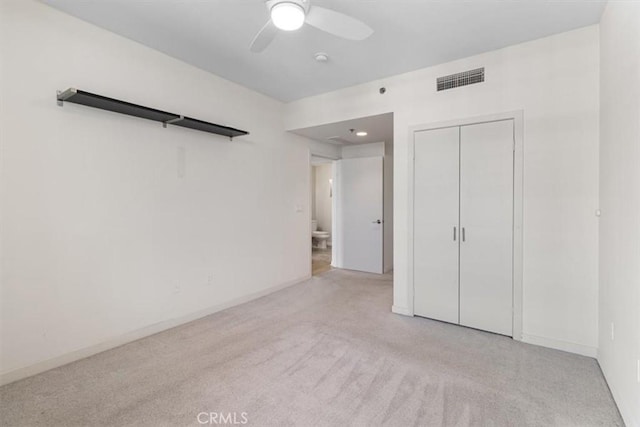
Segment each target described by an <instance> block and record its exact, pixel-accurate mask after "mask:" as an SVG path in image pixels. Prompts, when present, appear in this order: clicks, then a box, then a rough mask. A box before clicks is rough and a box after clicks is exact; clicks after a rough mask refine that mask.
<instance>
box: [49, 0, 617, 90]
mask: <svg viewBox="0 0 640 427" xmlns="http://www.w3.org/2000/svg"><path fill="white" fill-rule="evenodd" d="M42 1H44V2H45V3H47V4H50V5H52V6H53V7H56V8H58V9H60V10H62V11H65V12H67V13H69V14H71V15H74V16H77V17H79V18H81V19H84V20H86V21H89V22H91V23H93V24H96V25H98V26H100V27H103V28H106V29H108V30H111V31H113V32H115V33H117V34H121V35H123V36H125V37H128V38H130V39H132V40H135V41H138V42H140V43H142V44H145V45H147V46H150V47H152V48H154V49H157V50H159V51H162V52H164V53H166V54H168V55H170V56H173V57H175V58H178V59H181V60H183V61H185V62H188V63H190V64H192V65H195V66H197V67H200V68H202V69H204V70H208V71H210V72H212V73H214V74H217V75H219V76H222V77H224V78H226V79H228V80H231V81H234V82H237V83H239V84H241V85H243V86H246V87H249V88H251V89H254V90H256V91H258V92H262V93H264V94H266V95H269V96H272V97H274V98H276V99H279V100H282V101H292V100H295V99H299V98H303V97H306V96H310V95H315V94H319V93H323V92H327V91H331V90H336V89H340V88H343V87H347V86H351V85H354V84H358V83H363V82H366V81H371V80H375V79H378V78H383V77H386V76H390V75H395V74H399V73H403V72H407V71H411V70H415V69H419V68H424V67H427V66H430V65H435V64H439V63H443V62H447V61H451V60H454V59H458V58H463V57H466V56H470V55H474V54H478V53H481V52H486V51H490V50H494V49H498V48H501V47H504V46H508V45H512V44H517V43H521V42H524V41H527V40H534V39H537V38H540V37H544V36H547V35H551V34H555V33H559V32H563V31H567V30H571V29H574V28H579V27H583V26H586V25H590V24H595V23H597V22H599V20H600V16H601V14H602V11H603V8H604V5H605V3H606V0H473V1H472V0H464V1H463V0H311V1H312V5H313V4H317V5H319V6H323V7H327V8H331V9H334V10H337V11H339V12H343V13H346V14H349V15H351V16H353V17H355V18H358V19H360V20H362V21H364V22H366V23H367V24H368V25H369V26H370V27H372V28H373V29H374V31H375V32H374V34H373V35H372V36H371V37H369V38H368V39H366V40H364V41H360V42H358V41H348V40H343V39H340V38H337V37H335V36H332V35H330V34H327V33H324V32H322V31H320V30H317V29H315V28H313V27H310V26H308V25H305V26H303V27H302V29H300V30H298V31H295V32H290V33H285V32H281V33H280V34H279V35H278V36H277V37H276V39H275V40H274V41H273V43H272V44H271V45H270V46H268V47H267V48H266V49H265V51H264V52H262V53H259V54H255V53H251V52H250V51H249V44H250V43H251V40H252V39H253V37H254V35H255V34H256V33H257V32H258V30H259V29H260V28H261V27H262V26H263V25H264V23H265V22H266V21H267V19H268V12H267V9H266V7H265V5H264V1H263V0H42ZM311 7H313V6H311ZM317 52H326V53H328V54H329V57H330V60H329V62H327V63H318V62H316V61H315V60H314V54H315V53H317Z"/></svg>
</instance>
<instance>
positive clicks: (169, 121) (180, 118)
mask: <svg viewBox="0 0 640 427" xmlns="http://www.w3.org/2000/svg"><path fill="white" fill-rule="evenodd" d="M182 120H184V116H180V117H176V118H175V119H171V120H167V121H166V122H162V127H163V128H166V127H167V125H170V124H172V123H177V122H180V121H182Z"/></svg>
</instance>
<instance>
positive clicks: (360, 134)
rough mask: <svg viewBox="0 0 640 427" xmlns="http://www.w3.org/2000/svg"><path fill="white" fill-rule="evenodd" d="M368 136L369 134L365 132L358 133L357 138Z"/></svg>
mask: <svg viewBox="0 0 640 427" xmlns="http://www.w3.org/2000/svg"><path fill="white" fill-rule="evenodd" d="M367 135H368V134H367V133H366V132H365V131H363V130H361V131H358V132H356V136H367Z"/></svg>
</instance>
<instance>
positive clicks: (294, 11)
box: [250, 0, 373, 53]
mask: <svg viewBox="0 0 640 427" xmlns="http://www.w3.org/2000/svg"><path fill="white" fill-rule="evenodd" d="M265 4H266V6H267V9H269V13H270V15H271V18H270V19H269V21H267V23H266V24H265V25H264V27H262V29H261V30H260V31H259V32H258V34H256V36H255V37H254V38H253V41H252V42H251V47H250V49H251V52H255V53H258V52H262V51H263V50H264V49H265V48H266V47H267V46H268V45H269V43H271V41H272V40H273V39H274V38H275V37H276V35H277V34H278V31H280V30H283V31H294V30H297V29H298V28H300V27H302V25H303V24H305V23H307V24H309V25H311V26H313V27H316V28H318V29H320V30H322V31H326V32H327V33H329V34H333V35H334V36H338V37H342V38H344V39H348V40H364V39H366V38H367V37H369V36H370V35H371V34H373V30H372V29H371V27H369V26H368V25H367V24H365V23H364V22H362V21H359V20H357V19H355V18H352V17H351V16H349V15H345V14H343V13H340V12H336V11H335V10H331V9H326V8H324V7H320V6H312V5H311V3H310V0H267V1H266V2H265Z"/></svg>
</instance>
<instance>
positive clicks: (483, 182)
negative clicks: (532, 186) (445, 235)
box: [460, 120, 514, 336]
mask: <svg viewBox="0 0 640 427" xmlns="http://www.w3.org/2000/svg"><path fill="white" fill-rule="evenodd" d="M513 143H514V135H513V120H504V121H499V122H491V123H482V124H475V125H468V126H462V127H461V128H460V227H461V231H462V233H461V237H462V240H461V242H460V324H461V325H465V326H470V327H473V328H478V329H482V330H486V331H491V332H496V333H499V334H504V335H509V336H512V335H513V329H512V319H513V315H512V311H513Z"/></svg>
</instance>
